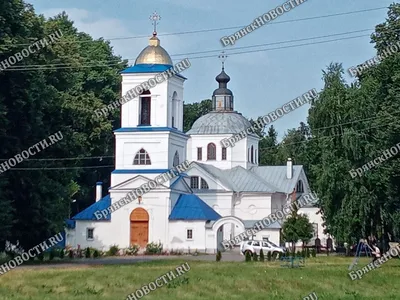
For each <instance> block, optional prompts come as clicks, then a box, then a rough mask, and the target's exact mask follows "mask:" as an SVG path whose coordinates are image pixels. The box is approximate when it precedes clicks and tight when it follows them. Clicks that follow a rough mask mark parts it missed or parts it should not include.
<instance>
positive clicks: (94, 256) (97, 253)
mask: <svg viewBox="0 0 400 300" xmlns="http://www.w3.org/2000/svg"><path fill="white" fill-rule="evenodd" d="M99 256H100V253H99V250H97V249H95V250H94V251H93V258H98V257H99Z"/></svg>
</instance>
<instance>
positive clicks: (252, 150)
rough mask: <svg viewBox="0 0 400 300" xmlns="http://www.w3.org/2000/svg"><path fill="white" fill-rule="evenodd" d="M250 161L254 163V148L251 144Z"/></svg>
mask: <svg viewBox="0 0 400 300" xmlns="http://www.w3.org/2000/svg"><path fill="white" fill-rule="evenodd" d="M250 152H251V163H254V148H253V146H251V151H250Z"/></svg>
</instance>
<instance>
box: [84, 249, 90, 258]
mask: <svg viewBox="0 0 400 300" xmlns="http://www.w3.org/2000/svg"><path fill="white" fill-rule="evenodd" d="M85 257H86V258H90V248H89V247H87V248H86V251H85Z"/></svg>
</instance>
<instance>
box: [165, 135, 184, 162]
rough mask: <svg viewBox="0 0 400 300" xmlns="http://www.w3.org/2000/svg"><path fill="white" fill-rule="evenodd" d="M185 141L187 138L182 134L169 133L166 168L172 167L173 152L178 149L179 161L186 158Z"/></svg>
mask: <svg viewBox="0 0 400 300" xmlns="http://www.w3.org/2000/svg"><path fill="white" fill-rule="evenodd" d="M186 142H187V139H186V138H185V137H184V136H182V135H177V134H173V133H171V134H170V136H169V144H168V169H171V168H172V167H173V162H174V157H175V152H176V151H178V155H179V163H182V162H184V161H185V160H186Z"/></svg>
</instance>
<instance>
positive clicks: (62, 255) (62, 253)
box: [58, 249, 65, 259]
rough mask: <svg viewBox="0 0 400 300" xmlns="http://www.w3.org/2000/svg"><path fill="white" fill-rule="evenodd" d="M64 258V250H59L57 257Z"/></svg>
mask: <svg viewBox="0 0 400 300" xmlns="http://www.w3.org/2000/svg"><path fill="white" fill-rule="evenodd" d="M64 256H65V252H64V249H60V252H58V257H59V258H60V259H64Z"/></svg>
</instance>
